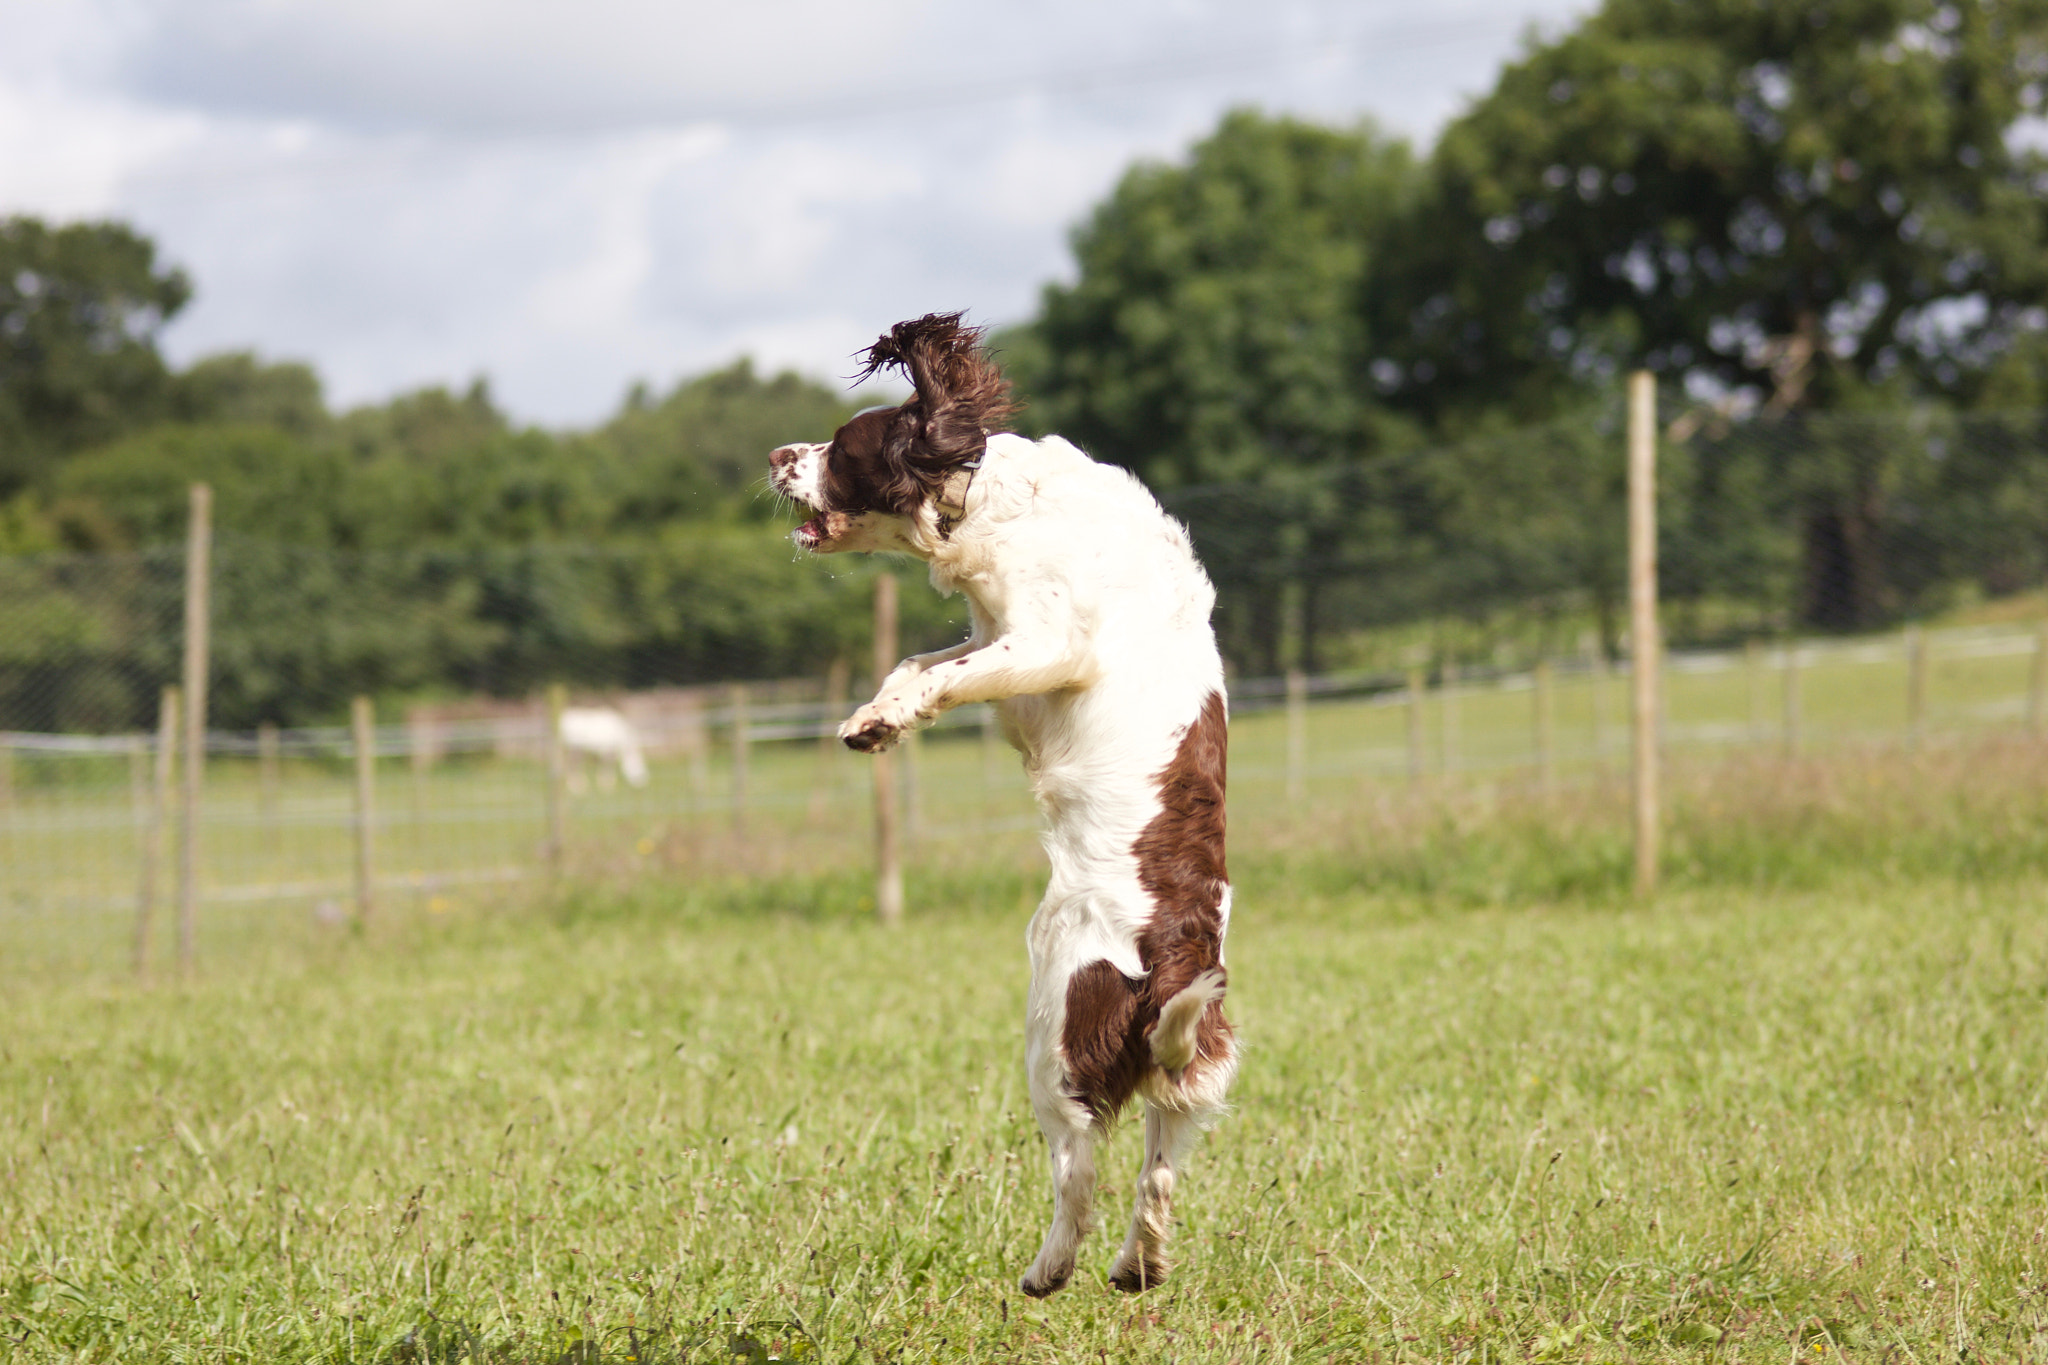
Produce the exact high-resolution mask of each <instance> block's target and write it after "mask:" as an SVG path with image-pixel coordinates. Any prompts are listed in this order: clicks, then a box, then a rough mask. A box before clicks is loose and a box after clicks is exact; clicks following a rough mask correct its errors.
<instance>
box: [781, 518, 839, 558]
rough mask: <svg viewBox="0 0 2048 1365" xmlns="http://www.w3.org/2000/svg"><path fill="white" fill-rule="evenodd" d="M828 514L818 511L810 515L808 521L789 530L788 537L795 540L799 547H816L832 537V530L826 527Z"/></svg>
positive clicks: (806, 548)
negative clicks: (813, 515)
mask: <svg viewBox="0 0 2048 1365" xmlns="http://www.w3.org/2000/svg"><path fill="white" fill-rule="evenodd" d="M830 515H831V514H830V513H828V512H820V513H818V515H817V516H815V517H812V518H811V519H810V520H809V521H807V522H805V523H804V524H803V525H801V526H799V527H797V528H796V529H795V530H794V531H791V532H790V533H789V538H790V539H791V540H793V541H795V542H796V543H797V546H798V548H800V549H805V550H815V549H817V548H818V547H819V546H820V545H823V544H824V543H825V542H826V541H828V540H830V539H831V538H832V532H831V531H830V530H829V529H827V527H826V521H827V520H828V519H829V517H830Z"/></svg>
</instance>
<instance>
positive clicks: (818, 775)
mask: <svg viewBox="0 0 2048 1365" xmlns="http://www.w3.org/2000/svg"><path fill="white" fill-rule="evenodd" d="M849 672H850V670H849V669H848V667H847V663H846V656H845V655H844V654H841V655H840V656H839V657H838V658H836V659H834V660H833V661H832V667H831V668H829V669H827V670H826V671H825V712H824V720H823V722H822V723H821V724H820V725H819V726H818V765H817V767H816V768H815V769H813V770H812V772H811V799H810V805H809V808H808V809H807V810H805V812H804V821H805V823H806V824H812V825H816V824H820V823H822V822H823V821H824V819H825V806H826V803H827V801H828V800H829V798H830V794H831V790H832V787H833V782H832V778H833V775H834V774H835V773H836V772H837V771H838V765H839V755H840V753H841V752H842V750H843V749H844V747H845V746H843V745H842V744H840V742H839V734H838V729H839V722H840V721H842V720H844V719H845V718H846V687H847V674H848V673H849Z"/></svg>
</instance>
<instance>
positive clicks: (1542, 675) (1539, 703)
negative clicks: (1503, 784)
mask: <svg viewBox="0 0 2048 1365" xmlns="http://www.w3.org/2000/svg"><path fill="white" fill-rule="evenodd" d="M1535 683H1536V698H1535V700H1536V717H1535V719H1536V786H1537V788H1538V789H1539V790H1540V791H1542V792H1543V794H1544V795H1546V796H1548V795H1549V794H1550V788H1551V781H1552V778H1553V777H1554V772H1553V769H1554V764H1553V762H1552V759H1551V687H1550V660H1548V659H1538V660H1537V661H1536V668H1535Z"/></svg>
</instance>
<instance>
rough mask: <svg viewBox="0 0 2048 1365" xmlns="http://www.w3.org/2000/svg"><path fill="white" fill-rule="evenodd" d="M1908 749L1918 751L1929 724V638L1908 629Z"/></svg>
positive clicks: (1915, 627)
mask: <svg viewBox="0 0 2048 1365" xmlns="http://www.w3.org/2000/svg"><path fill="white" fill-rule="evenodd" d="M1905 645H1906V747H1907V748H1908V749H1918V748H1919V747H1920V740H1921V735H1922V731H1923V730H1924V729H1925V727H1926V724H1927V636H1926V634H1925V633H1924V632H1922V631H1921V629H1920V627H1918V626H1907V627H1906V640H1905Z"/></svg>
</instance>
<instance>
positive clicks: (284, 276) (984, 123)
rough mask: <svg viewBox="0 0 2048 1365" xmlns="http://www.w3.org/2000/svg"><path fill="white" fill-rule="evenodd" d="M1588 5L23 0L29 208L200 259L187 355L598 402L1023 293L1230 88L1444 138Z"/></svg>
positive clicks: (1007, 304)
mask: <svg viewBox="0 0 2048 1365" xmlns="http://www.w3.org/2000/svg"><path fill="white" fill-rule="evenodd" d="M1585 3H1586V0H1438V2H1437V3H1425V0H1353V2H1352V3H1344V2H1343V0H1272V2H1271V3H1266V4H1250V3H1245V2H1244V0H1227V2H1226V0H1129V2H1128V3H1124V4H1119V5H1115V6H1105V5H1102V4H1100V3H1099V0H1045V2H1043V3H1034V4H1029V5H1024V4H1009V5H1001V4H996V5H990V4H987V3H980V4H975V3H969V0H870V3H866V4H863V5H858V6H850V5H846V4H845V3H843V0H832V3H826V0H755V3H752V4H748V5H731V4H720V5H716V6H714V5H709V4H704V3H680V4H679V3H662V2H661V0H581V3H578V4H575V5H569V4H566V3H558V2H553V0H550V2H548V3H543V2H542V0H351V2H350V3H348V4H335V3H332V0H320V3H313V2H312V0H157V2H156V3H143V0H12V2H11V3H10V4H9V5H7V6H6V7H5V8H0V213H6V212H35V213H42V214H46V215H50V216H54V217H73V216H82V215H101V214H116V215H119V216H123V217H126V218H129V219H131V220H133V221H134V222H135V223H136V224H137V225H138V226H139V227H140V228H141V229H142V230H143V231H145V232H148V233H150V234H151V235H152V236H154V237H155V238H156V239H157V240H158V242H159V243H160V245H161V246H162V248H163V250H164V254H165V256H166V257H167V258H168V259H170V260H173V261H176V262H178V263H181V264H183V265H185V266H186V267H187V268H188V269H189V270H190V271H191V273H192V274H193V276H194V278H195V280H196V282H197V285H198V290H199V292H198V297H197V300H196V301H195V303H194V304H193V305H192V306H191V308H190V309H188V310H187V312H186V313H185V314H184V315H182V316H181V317H180V318H179V319H178V320H177V321H176V322H175V323H174V324H173V326H172V327H171V328H170V329H169V330H168V332H167V335H166V346H167V349H168V350H169V351H170V352H171V353H172V355H173V356H174V357H175V358H178V359H189V358H191V357H193V356H195V355H198V354H202V353H205V352H208V351H212V350H219V349H225V348H230V347H237V348H239V347H252V346H253V347H255V348H257V349H259V350H260V351H262V352H264V353H265V354H269V355H276V356H291V357H300V358H305V359H309V360H311V361H313V362H314V363H315V364H316V365H317V366H318V368H319V369H320V371H321V373H322V374H323V376H325V377H326V379H327V380H328V383H329V389H330V393H331V395H332V396H333V397H334V398H335V399H336V400H337V401H341V402H353V401H363V400H369V399H375V398H380V397H383V396H385V395H387V394H389V393H391V392H393V391H395V390H398V389H401V388H404V387H409V386H413V385H417V384H422V383H433V382H445V383H455V384H459V383H463V382H466V381H467V379H468V378H469V377H471V376H473V375H476V374H479V373H487V374H488V375H489V376H490V377H491V378H492V381H493V384H494V386H495V388H496V391H497V392H498V394H499V395H500V398H501V400H502V401H504V402H506V403H507V404H508V405H509V406H510V407H511V408H512V409H513V410H514V411H515V412H517V413H519V414H520V415H522V416H525V417H529V418H533V419H537V420H543V421H547V422H553V423H580V422H589V421H593V420H596V419H598V418H600V417H601V416H602V415H603V414H604V413H605V412H606V411H607V410H609V409H610V407H611V406H612V405H613V404H615V403H616V401H617V399H618V396H619V394H620V393H621V392H622V391H623V389H624V387H625V385H626V384H627V383H628V382H629V381H630V380H631V379H632V378H634V377H636V376H638V377H646V378H649V379H651V380H653V381H655V382H657V383H663V384H665V383H668V382H671V381H672V380H673V379H674V378H675V377H677V376H678V375H681V374H685V373H689V372H692V371H696V370H701V369H703V368H706V367H709V366H711V365H716V364H722V363H725V362H727V361H729V360H730V359H732V358H733V357H734V356H736V355H738V354H741V353H743V352H751V353H753V354H755V355H756V356H757V358H758V359H759V360H760V361H761V363H763V364H764V365H766V366H771V367H772V366H777V365H784V364H787V365H793V366H795V367H797V368H800V369H803V370H806V371H808V372H811V373H814V374H818V375H820V376H841V375H844V374H846V373H847V372H848V369H849V360H848V357H849V356H850V354H851V353H852V352H854V351H855V350H857V349H859V348H860V347H861V346H863V345H864V344H865V343H866V342H868V341H871V340H872V339H873V337H874V336H875V334H876V333H877V332H878V331H880V330H881V329H882V328H883V327H884V326H886V325H887V324H888V323H890V322H893V321H895V320H896V319H897V318H900V317H906V316H911V315H913V314H916V313H919V312H924V311H929V310H931V309H934V308H955V307H968V308H970V309H971V310H972V311H973V312H974V313H975V314H976V316H977V317H980V318H982V319H984V320H988V321H995V322H1004V321H1011V320H1015V319H1017V318H1019V317H1022V316H1024V315H1026V314H1027V313H1028V312H1029V310H1030V309H1031V308H1032V307H1033V305H1034V303H1035V300H1036V297H1037V292H1038V289H1039V287H1040V285H1041V284H1042V283H1043V282H1044V281H1046V280H1047V279H1049V278H1053V277H1055V276H1059V275H1061V274H1063V273H1064V272H1065V271H1066V270H1068V269H1069V264H1068V259H1067V254H1066V248H1065V242H1066V237H1067V233H1068V230H1069V228H1070V226H1071V225H1072V224H1073V223H1074V222H1075V221H1077V220H1078V219H1079V218H1081V217H1082V216H1083V215H1084V214H1085V213H1086V212H1087V210H1088V208H1089V207H1090V206H1091V205H1092V204H1093V203H1094V202H1096V201H1097V200H1098V199H1099V198H1100V196H1101V195H1102V194H1103V193H1104V192H1105V191H1106V190H1107V189H1108V187H1109V186H1110V185H1111V184H1113V183H1114V181H1115V179H1116V177H1117V175H1118V174H1119V173H1120V172H1121V170H1122V168H1123V167H1124V166H1126V165H1127V164H1128V163H1129V162H1130V160H1131V159H1132V158H1133V157H1135V156H1139V155H1149V156H1169V155H1174V154H1177V153H1178V152H1179V150H1180V149H1182V148H1183V147H1185V145H1186V144H1187V143H1188V142H1189V141H1190V140H1192V139H1193V138H1195V137H1197V136H1200V135H1201V134H1202V133H1203V132H1205V131H1206V130H1207V129H1208V128H1210V127H1211V126H1213V124H1214V122H1215V120H1216V118H1217V116H1218V115H1219V114H1220V112H1221V111H1222V110H1223V109H1224V108H1226V107H1229V106H1230V105H1232V104H1237V103H1259V104H1263V105H1265V106H1267V107H1272V108H1285V109H1290V110H1295V111H1299V112H1302V113H1305V114H1309V115H1311V116H1315V117H1321V118H1329V119H1340V120H1349V119H1350V118H1353V117H1356V116H1358V115H1360V114H1373V115H1376V116H1377V117H1378V118H1380V120H1381V121H1382V122H1383V123H1384V124H1386V125H1387V126H1389V127H1391V128H1394V129H1397V130H1402V131H1406V132H1408V133H1410V134H1414V135H1418V136H1427V135H1428V134H1429V133H1430V132H1431V131H1432V130H1433V129H1434V128H1435V127H1436V126H1437V125H1439V124H1440V123H1441V122H1442V120H1443V119H1444V118H1446V117H1448V116H1449V115H1450V114H1451V113H1452V112H1454V110H1455V109H1456V108H1457V106H1458V104H1459V103H1460V101H1461V100H1462V99H1464V98H1466V97H1468V96H1469V95H1471V94H1473V93H1476V92H1478V91H1480V90H1482V89H1484V88H1485V86H1486V85H1487V84H1488V83H1489V81H1490V78H1491V73H1492V71H1493V69H1494V67H1495V66H1496V65H1497V63H1498V62H1499V60H1500V59H1501V58H1502V57H1504V56H1506V55H1509V54H1510V52H1511V51H1512V49H1513V48H1514V47H1515V45H1516V43H1517V41H1518V35H1519V32H1520V28H1521V26H1522V25H1523V24H1525V23H1527V22H1528V21H1530V20H1532V19H1543V20H1547V21H1551V22H1555V21H1557V20H1559V19H1560V18H1561V17H1563V16H1565V15H1568V14H1569V13H1571V12H1574V11H1576V10H1578V9H1580V8H1583V6H1584V4H1585Z"/></svg>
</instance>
